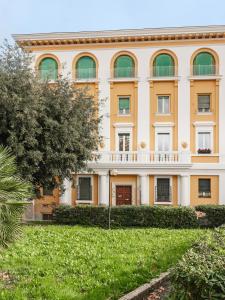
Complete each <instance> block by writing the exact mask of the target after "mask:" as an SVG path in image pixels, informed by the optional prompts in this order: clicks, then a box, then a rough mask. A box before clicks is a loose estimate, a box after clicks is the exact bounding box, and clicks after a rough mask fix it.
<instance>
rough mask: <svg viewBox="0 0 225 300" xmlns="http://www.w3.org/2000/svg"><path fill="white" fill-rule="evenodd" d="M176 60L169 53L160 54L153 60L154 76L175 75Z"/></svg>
mask: <svg viewBox="0 0 225 300" xmlns="http://www.w3.org/2000/svg"><path fill="white" fill-rule="evenodd" d="M174 69H175V68H174V60H173V58H172V56H171V55H169V54H159V55H158V56H157V57H156V58H155V60H154V62H153V76H156V77H157V76H174V73H175V70H174Z"/></svg>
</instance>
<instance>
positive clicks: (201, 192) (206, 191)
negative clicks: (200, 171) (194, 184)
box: [198, 178, 211, 198]
mask: <svg viewBox="0 0 225 300" xmlns="http://www.w3.org/2000/svg"><path fill="white" fill-rule="evenodd" d="M198 196H199V197H200V198H210V197H211V179H205V178H204V179H199V180H198Z"/></svg>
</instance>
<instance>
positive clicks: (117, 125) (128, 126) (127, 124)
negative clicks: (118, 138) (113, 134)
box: [113, 123, 134, 128]
mask: <svg viewBox="0 0 225 300" xmlns="http://www.w3.org/2000/svg"><path fill="white" fill-rule="evenodd" d="M113 127H115V128H130V127H134V124H133V123H114V124H113Z"/></svg>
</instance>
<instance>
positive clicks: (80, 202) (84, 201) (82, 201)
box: [76, 175, 94, 204]
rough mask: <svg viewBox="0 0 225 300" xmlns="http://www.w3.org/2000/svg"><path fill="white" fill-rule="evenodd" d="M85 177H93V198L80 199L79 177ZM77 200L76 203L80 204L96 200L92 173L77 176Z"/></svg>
mask: <svg viewBox="0 0 225 300" xmlns="http://www.w3.org/2000/svg"><path fill="white" fill-rule="evenodd" d="M83 177H86V178H87V177H88V178H91V198H92V199H90V200H78V195H79V178H83ZM76 186H77V200H76V203H78V204H85V203H88V204H90V203H93V202H94V198H93V197H94V184H93V176H91V175H78V176H77V184H76Z"/></svg>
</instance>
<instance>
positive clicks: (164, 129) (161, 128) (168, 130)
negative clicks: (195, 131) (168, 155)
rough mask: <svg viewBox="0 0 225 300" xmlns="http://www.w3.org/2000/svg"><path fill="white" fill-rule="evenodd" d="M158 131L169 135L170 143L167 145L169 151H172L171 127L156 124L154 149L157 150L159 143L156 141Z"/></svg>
mask: <svg viewBox="0 0 225 300" xmlns="http://www.w3.org/2000/svg"><path fill="white" fill-rule="evenodd" d="M159 133H165V134H169V136H170V145H169V151H168V152H171V151H172V147H173V129H172V127H168V126H157V127H156V128H155V151H157V152H159V147H158V146H159V143H158V134H159Z"/></svg>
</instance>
